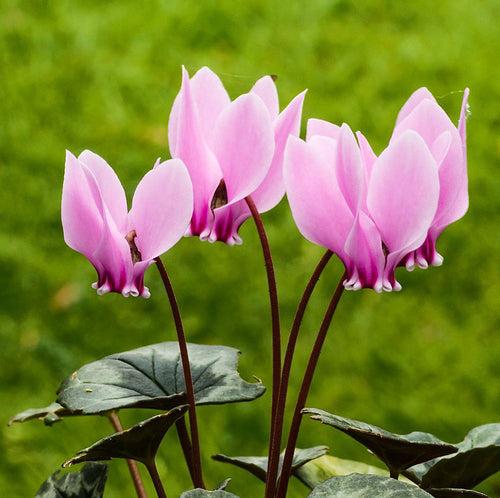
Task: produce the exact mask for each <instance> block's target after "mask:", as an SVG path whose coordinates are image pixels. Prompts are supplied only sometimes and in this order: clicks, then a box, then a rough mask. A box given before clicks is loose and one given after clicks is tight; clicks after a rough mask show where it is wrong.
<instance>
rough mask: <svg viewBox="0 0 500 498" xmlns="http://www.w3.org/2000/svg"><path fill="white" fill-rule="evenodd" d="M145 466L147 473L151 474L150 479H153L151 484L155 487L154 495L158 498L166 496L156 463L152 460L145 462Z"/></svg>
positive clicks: (165, 497)
mask: <svg viewBox="0 0 500 498" xmlns="http://www.w3.org/2000/svg"><path fill="white" fill-rule="evenodd" d="M146 468H147V469H148V472H149V475H150V476H151V480H152V481H153V485H154V487H155V491H156V495H157V496H158V498H167V493H166V492H165V488H164V487H163V484H162V482H161V479H160V475H159V474H158V469H157V468H156V463H155V461H154V460H152V461H151V462H149V463H148V464H146Z"/></svg>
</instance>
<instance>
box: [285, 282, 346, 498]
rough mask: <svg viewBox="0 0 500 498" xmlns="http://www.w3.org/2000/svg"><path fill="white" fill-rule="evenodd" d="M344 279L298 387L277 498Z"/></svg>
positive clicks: (288, 477)
mask: <svg viewBox="0 0 500 498" xmlns="http://www.w3.org/2000/svg"><path fill="white" fill-rule="evenodd" d="M345 278H346V273H344V274H343V275H342V277H341V279H340V281H339V283H338V285H337V288H336V289H335V292H334V294H333V296H332V299H331V300H330V303H329V305H328V308H327V310H326V313H325V316H324V317H323V321H322V322H321V327H320V328H319V331H318V335H317V337H316V341H315V342H314V346H313V348H312V351H311V356H310V357H309V361H308V363H307V368H306V371H305V374H304V378H303V380H302V385H301V387H300V392H299V396H298V398H297V403H296V405H295V411H294V413H293V419H292V424H291V426H290V432H289V433H288V441H287V445H286V451H285V457H284V459H283V467H282V470H281V476H280V479H279V482H278V493H277V497H278V498H285V496H286V492H287V489H288V481H289V480H290V475H291V472H292V461H293V455H294V452H295V445H296V443H297V438H298V435H299V429H300V423H301V421H302V409H303V408H304V407H305V405H306V400H307V395H308V394H309V389H310V387H311V383H312V379H313V376H314V371H315V369H316V365H317V364H318V360H319V355H320V353H321V348H322V347H323V344H324V342H325V338H326V334H327V332H328V328H329V327H330V323H331V322H332V318H333V315H334V313H335V310H336V309H337V304H338V303H339V300H340V298H341V297H342V293H343V292H344V284H343V282H344V280H345Z"/></svg>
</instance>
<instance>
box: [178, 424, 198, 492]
mask: <svg viewBox="0 0 500 498" xmlns="http://www.w3.org/2000/svg"><path fill="white" fill-rule="evenodd" d="M175 427H176V429H177V436H178V438H179V442H180V443H181V447H182V453H183V454H184V459H185V460H186V465H187V467H188V470H189V475H190V476H191V481H192V482H193V485H194V486H196V483H195V478H194V472H193V449H192V447H191V440H190V439H189V434H188V431H187V427H186V421H185V420H184V417H181V418H180V419H179V420H177V422H176V423H175Z"/></svg>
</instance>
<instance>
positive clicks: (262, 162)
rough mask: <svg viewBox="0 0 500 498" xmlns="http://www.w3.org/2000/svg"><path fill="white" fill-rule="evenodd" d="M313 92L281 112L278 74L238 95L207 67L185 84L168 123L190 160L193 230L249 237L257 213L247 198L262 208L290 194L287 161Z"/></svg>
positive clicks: (230, 240)
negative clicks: (243, 229) (249, 222)
mask: <svg viewBox="0 0 500 498" xmlns="http://www.w3.org/2000/svg"><path fill="white" fill-rule="evenodd" d="M304 95H305V92H303V93H301V94H299V95H297V96H296V97H295V98H294V99H293V100H292V101H291V102H290V104H289V105H288V106H287V107H286V108H285V109H284V110H283V111H282V112H281V113H279V103H278V94H277V91H276V86H275V84H274V81H273V80H272V78H271V77H269V76H265V77H263V78H261V79H260V80H259V81H257V83H256V84H255V85H254V86H253V88H252V89H251V91H250V92H249V93H246V94H243V95H241V96H239V97H238V98H237V99H235V100H234V101H231V99H230V98H229V95H228V94H227V92H226V90H225V88H224V86H223V85H222V83H221V81H220V79H219V78H218V76H217V75H216V74H215V73H213V72H212V71H211V70H210V69H208V68H207V67H203V68H202V69H200V70H199V71H198V72H197V73H196V74H195V75H194V76H193V77H192V78H191V79H190V78H189V75H188V73H187V71H186V70H185V69H184V68H183V69H182V86H181V90H180V92H179V94H178V95H177V97H176V99H175V101H174V104H173V106H172V111H171V114H170V119H169V123H168V141H169V146H170V153H171V155H172V157H175V158H179V159H182V161H183V162H184V164H185V165H186V167H187V168H188V170H189V174H190V176H191V180H192V182H193V190H194V211H193V217H192V219H191V223H190V225H189V228H188V230H187V232H186V235H187V236H199V237H200V239H202V240H208V241H210V242H215V241H221V242H225V243H227V244H229V245H233V244H241V238H240V236H239V235H238V230H239V228H240V226H241V224H242V223H243V222H244V221H245V220H246V219H247V218H248V217H249V216H250V211H249V209H248V207H247V205H246V202H245V200H244V199H245V197H247V196H249V195H251V196H252V199H253V201H254V203H255V205H256V207H257V209H258V210H259V212H261V213H262V212H265V211H268V210H269V209H272V208H273V207H274V206H276V204H278V203H279V201H280V200H281V199H282V198H283V196H284V194H285V186H284V182H283V174H282V166H283V154H284V149H285V145H286V141H287V138H288V136H289V135H298V134H299V131H300V121H301V114H302V103H303V100H304Z"/></svg>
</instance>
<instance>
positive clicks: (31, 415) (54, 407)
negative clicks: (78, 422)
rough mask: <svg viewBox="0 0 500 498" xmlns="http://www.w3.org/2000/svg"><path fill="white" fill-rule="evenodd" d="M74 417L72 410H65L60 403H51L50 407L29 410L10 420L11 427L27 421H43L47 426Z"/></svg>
mask: <svg viewBox="0 0 500 498" xmlns="http://www.w3.org/2000/svg"><path fill="white" fill-rule="evenodd" d="M71 415H74V413H72V412H71V410H68V409H67V408H64V406H61V405H60V404H59V403H51V404H50V405H49V406H45V407H43V408H29V409H28V410H24V411H22V412H20V413H18V414H17V415H14V416H13V417H12V418H11V419H10V420H9V425H12V424H15V423H18V422H26V421H27V420H33V419H35V418H36V419H38V420H43V423H44V424H45V425H49V426H50V425H52V424H55V423H56V422H60V421H61V420H62V418H63V417H69V416H71Z"/></svg>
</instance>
